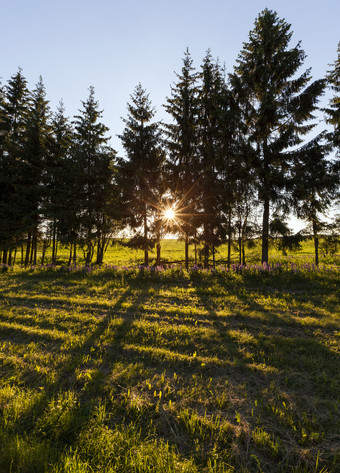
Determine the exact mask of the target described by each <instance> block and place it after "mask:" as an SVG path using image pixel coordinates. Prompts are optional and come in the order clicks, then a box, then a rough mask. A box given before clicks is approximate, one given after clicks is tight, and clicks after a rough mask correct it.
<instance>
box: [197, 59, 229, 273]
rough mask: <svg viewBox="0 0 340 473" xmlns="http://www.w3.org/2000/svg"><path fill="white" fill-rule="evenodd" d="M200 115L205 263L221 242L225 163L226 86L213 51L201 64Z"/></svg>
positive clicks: (199, 187) (200, 193)
mask: <svg viewBox="0 0 340 473" xmlns="http://www.w3.org/2000/svg"><path fill="white" fill-rule="evenodd" d="M201 69H202V70H201V74H200V79H201V84H200V87H199V102H198V105H199V116H198V153H199V176H198V183H197V193H198V198H199V213H200V215H199V218H198V222H197V223H198V225H199V226H200V228H201V234H200V240H201V241H202V242H203V254H204V266H205V267H208V265H209V253H210V251H212V253H213V257H214V253H215V247H216V246H217V245H218V244H219V243H220V242H221V231H222V220H221V214H222V207H223V200H222V199H221V197H222V195H223V181H222V179H221V171H222V163H221V161H220V159H219V136H220V131H219V124H220V107H221V93H222V90H223V87H224V84H223V77H222V72H221V68H220V66H219V64H218V63H215V62H214V61H213V60H212V57H211V54H210V51H208V53H207V54H206V56H205V58H204V60H203V64H202V66H201Z"/></svg>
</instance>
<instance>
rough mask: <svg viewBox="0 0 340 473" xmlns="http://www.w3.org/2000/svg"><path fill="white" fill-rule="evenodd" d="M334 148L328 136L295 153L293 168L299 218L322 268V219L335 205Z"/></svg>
mask: <svg viewBox="0 0 340 473" xmlns="http://www.w3.org/2000/svg"><path fill="white" fill-rule="evenodd" d="M330 150H331V145H330V144H329V142H327V140H326V134H325V132H323V133H321V134H319V135H318V136H317V137H316V138H314V139H313V140H311V141H310V142H309V143H307V144H306V145H304V146H303V147H301V149H300V150H298V151H296V152H295V156H294V164H293V166H292V167H291V179H290V185H291V187H292V188H291V195H292V198H293V204H294V210H295V213H296V215H297V216H298V217H299V218H301V219H304V220H306V221H307V222H308V224H309V225H310V227H311V230H312V235H313V240H314V253H315V264H316V265H318V264H319V234H320V230H321V229H322V220H321V215H322V214H324V212H325V211H326V210H327V209H328V208H329V207H330V205H331V204H332V201H333V198H334V195H335V192H336V188H337V184H338V176H337V174H336V172H335V171H336V168H335V166H334V162H333V161H332V160H331V159H329V157H328V155H329V153H330Z"/></svg>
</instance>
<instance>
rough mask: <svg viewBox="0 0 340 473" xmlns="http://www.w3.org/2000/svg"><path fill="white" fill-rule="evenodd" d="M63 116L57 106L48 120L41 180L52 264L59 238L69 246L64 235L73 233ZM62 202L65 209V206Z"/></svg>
mask: <svg viewBox="0 0 340 473" xmlns="http://www.w3.org/2000/svg"><path fill="white" fill-rule="evenodd" d="M64 113H65V109H64V105H63V103H62V102H60V103H59V105H58V108H57V111H56V113H55V114H54V115H53V117H52V120H51V136H50V144H49V152H48V155H47V157H46V163H45V173H44V179H43V184H44V202H43V207H44V208H43V213H44V218H45V219H46V222H47V224H48V228H49V232H50V239H51V244H52V263H53V264H55V263H56V261H57V251H58V240H59V238H62V239H63V241H64V242H65V243H69V244H72V242H73V239H74V236H75V235H74V232H73V234H72V236H71V238H67V237H66V235H68V236H70V233H72V230H71V231H70V229H71V228H73V229H74V227H75V224H76V222H75V221H74V219H73V216H71V218H69V213H70V203H71V201H72V199H73V198H74V196H73V190H74V189H73V188H74V186H72V182H74V178H75V176H74V173H75V169H74V166H72V158H71V156H70V150H71V144H72V127H71V124H70V123H69V121H68V119H67V118H66V117H65V114H64ZM65 202H67V203H68V205H65ZM66 221H67V230H66V228H65V223H66Z"/></svg>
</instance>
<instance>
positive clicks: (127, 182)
mask: <svg viewBox="0 0 340 473" xmlns="http://www.w3.org/2000/svg"><path fill="white" fill-rule="evenodd" d="M130 97H131V103H128V106H127V107H128V117H127V118H126V119H123V121H124V123H125V128H124V130H123V133H122V134H121V135H120V136H119V137H120V139H121V140H122V143H123V147H124V149H125V152H126V159H120V161H119V188H120V191H121V199H122V214H123V215H122V216H123V218H124V221H125V223H126V224H128V225H129V227H130V230H131V232H132V234H133V236H132V238H131V240H130V246H131V247H134V248H141V249H143V250H144V265H145V266H148V265H149V250H150V249H151V248H152V247H153V246H154V245H155V242H156V241H157V234H156V233H157V232H152V231H151V230H152V229H151V226H152V223H153V221H154V219H155V218H157V216H158V215H159V208H160V202H161V194H162V190H163V184H162V167H163V164H164V151H163V150H162V147H161V144H162V135H161V129H160V123H159V122H155V121H152V120H153V118H154V116H155V110H154V108H153V107H152V104H151V101H150V99H149V95H148V94H147V93H146V91H145V89H143V87H142V86H141V84H138V85H137V87H136V88H135V90H134V92H133V94H132V95H131V96H130Z"/></svg>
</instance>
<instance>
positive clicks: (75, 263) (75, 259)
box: [73, 241, 77, 266]
mask: <svg viewBox="0 0 340 473" xmlns="http://www.w3.org/2000/svg"><path fill="white" fill-rule="evenodd" d="M73 264H74V266H76V265H77V242H76V241H75V242H74V243H73Z"/></svg>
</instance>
